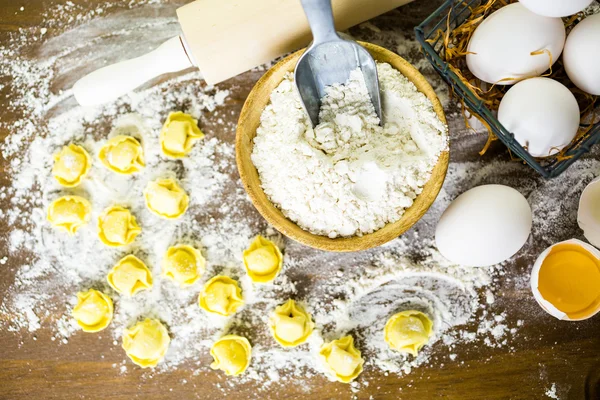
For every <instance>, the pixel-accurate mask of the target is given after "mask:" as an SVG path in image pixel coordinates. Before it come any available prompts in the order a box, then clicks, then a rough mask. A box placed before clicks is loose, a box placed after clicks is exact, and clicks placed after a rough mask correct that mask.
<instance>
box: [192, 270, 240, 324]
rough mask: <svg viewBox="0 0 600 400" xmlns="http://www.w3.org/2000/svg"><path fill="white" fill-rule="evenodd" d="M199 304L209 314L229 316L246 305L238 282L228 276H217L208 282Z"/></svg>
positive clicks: (201, 293)
mask: <svg viewBox="0 0 600 400" xmlns="http://www.w3.org/2000/svg"><path fill="white" fill-rule="evenodd" d="M198 302H199V304H200V307H201V308H203V309H205V310H206V311H208V312H211V313H215V314H219V315H223V316H228V315H232V314H233V313H235V312H236V311H237V309H238V308H239V307H241V306H242V305H243V304H244V299H243V298H242V289H240V287H239V285H238V283H237V282H236V281H234V280H233V279H231V278H230V277H228V276H224V275H217V276H215V277H214V278H212V279H211V280H209V281H208V282H206V284H205V285H204V288H203V289H202V292H200V296H199V299H198Z"/></svg>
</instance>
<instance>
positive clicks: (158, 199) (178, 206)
mask: <svg viewBox="0 0 600 400" xmlns="http://www.w3.org/2000/svg"><path fill="white" fill-rule="evenodd" d="M144 197H145V198H146V206H147V207H148V209H149V210H150V211H152V212H153V213H154V214H156V215H158V216H159V217H163V218H167V219H174V218H179V217H180V216H182V215H183V213H184V212H185V210H187V207H188V203H189V197H188V195H187V194H186V193H185V191H184V190H183V189H182V188H181V186H179V185H178V184H177V182H175V180H173V179H158V180H156V181H154V182H150V183H148V186H146V190H144Z"/></svg>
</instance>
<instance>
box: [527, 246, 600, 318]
mask: <svg viewBox="0 0 600 400" xmlns="http://www.w3.org/2000/svg"><path fill="white" fill-rule="evenodd" d="M562 245H575V246H579V247H581V248H582V249H583V250H585V251H587V252H588V253H589V254H591V255H592V256H593V257H595V258H596V259H598V260H600V251H598V249H596V248H595V247H593V246H590V245H589V244H587V243H585V242H582V241H581V240H577V239H569V240H565V241H563V242H560V243H556V244H554V245H552V246H550V247H548V248H547V249H546V250H544V251H543V252H542V254H540V255H539V257H538V258H537V260H536V262H535V264H534V265H533V269H532V270H531V291H532V293H533V297H534V298H535V300H536V301H537V302H538V304H539V305H540V306H541V307H542V308H543V309H544V311H546V312H547V313H548V314H550V315H552V316H553V317H555V318H557V319H560V320H564V321H581V320H585V319H588V318H590V317H592V316H594V315H595V314H597V313H598V312H599V311H600V303H599V304H598V305H597V306H596V307H595V310H594V309H592V310H591V311H589V312H587V313H586V315H584V316H578V317H573V318H572V317H569V315H567V313H566V312H563V311H561V310H559V309H558V308H557V307H555V306H554V304H552V303H551V302H549V301H548V300H546V299H545V298H544V297H543V296H542V293H541V292H540V269H541V267H542V264H543V263H544V261H545V260H546V258H547V257H548V255H549V254H550V252H551V251H552V249H554V248H555V247H556V246H562ZM561 266H564V264H562V265H561ZM569 266H570V265H569ZM573 277H577V275H576V272H574V274H573ZM563 282H564V286H565V288H567V289H569V288H570V289H571V290H575V291H576V289H577V288H576V287H575V288H574V287H573V282H572V281H569V280H568V279H567V280H563ZM553 283H554V285H553V287H552V289H554V290H557V291H558V292H559V293H560V292H561V291H564V289H565V288H560V287H558V286H559V285H556V282H553ZM567 300H568V299H567ZM579 314H581V313H579Z"/></svg>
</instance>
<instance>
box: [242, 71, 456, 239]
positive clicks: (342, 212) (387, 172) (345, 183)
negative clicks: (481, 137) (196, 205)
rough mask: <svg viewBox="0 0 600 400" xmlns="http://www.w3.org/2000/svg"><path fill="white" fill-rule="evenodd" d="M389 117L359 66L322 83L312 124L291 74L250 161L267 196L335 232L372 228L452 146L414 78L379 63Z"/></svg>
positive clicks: (300, 220) (409, 200) (295, 216)
mask: <svg viewBox="0 0 600 400" xmlns="http://www.w3.org/2000/svg"><path fill="white" fill-rule="evenodd" d="M377 71H378V74H379V83H380V87H381V100H382V108H383V120H384V124H383V127H381V126H379V118H378V117H377V114H376V113H375V109H374V107H373V104H372V103H371V100H370V98H369V94H368V91H367V87H366V85H365V81H364V77H363V75H362V72H361V71H360V70H359V69H357V70H355V71H353V72H352V73H351V74H350V78H349V79H348V81H347V82H345V83H344V84H340V85H333V86H330V87H328V88H327V89H326V95H325V97H323V99H322V105H321V110H320V114H319V122H320V123H319V125H318V126H316V127H315V128H314V129H313V128H312V127H311V124H310V120H309V117H308V115H307V114H306V112H305V111H304V109H303V108H302V104H301V101H300V97H299V95H298V93H297V91H296V88H295V85H294V81H293V79H294V78H293V75H292V74H291V73H290V74H287V75H286V76H285V77H284V79H283V81H282V82H281V83H280V84H279V86H277V88H276V89H275V90H274V91H273V92H272V93H271V98H270V102H269V104H268V105H267V107H266V108H265V109H264V111H263V113H262V115H261V119H260V126H259V127H258V129H257V131H256V137H255V138H254V148H253V150H252V162H253V164H254V165H255V166H256V169H257V170H258V174H259V176H260V180H261V186H262V188H263V190H264V191H265V193H266V194H267V196H268V197H269V199H270V200H271V202H273V204H274V205H275V206H276V207H278V208H279V209H281V211H282V212H283V214H284V215H285V216H286V217H287V218H289V219H290V220H292V221H294V222H295V223H297V224H298V225H299V226H300V227H301V228H303V229H305V230H307V231H309V232H311V233H313V234H317V235H324V236H329V237H330V238H336V237H340V236H342V237H348V236H361V235H364V234H368V233H372V232H374V231H376V230H378V229H380V228H382V227H383V226H385V225H386V224H387V223H390V222H395V221H397V220H399V219H400V218H401V217H402V214H403V213H404V210H405V209H407V208H408V207H410V206H411V205H412V204H413V201H414V199H415V198H416V197H417V195H419V194H420V193H421V191H422V188H423V185H425V183H426V182H427V180H428V179H429V177H430V175H431V171H432V170H433V168H434V166H435V165H436V163H437V160H438V157H439V155H440V153H441V152H442V151H444V150H445V149H446V148H447V126H446V125H445V124H444V123H443V122H442V121H441V120H440V119H439V118H438V116H437V114H436V113H435V111H434V109H433V105H432V104H431V102H430V101H429V99H427V97H426V96H425V95H423V94H422V93H420V92H419V91H418V90H417V88H416V87H415V85H414V84H413V83H412V82H410V81H409V80H408V79H407V78H406V77H405V76H403V75H402V74H401V73H400V72H399V71H397V70H395V69H393V68H392V66H390V65H389V64H386V63H378V64H377Z"/></svg>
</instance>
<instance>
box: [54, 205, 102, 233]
mask: <svg viewBox="0 0 600 400" xmlns="http://www.w3.org/2000/svg"><path fill="white" fill-rule="evenodd" d="M91 212H92V205H91V204H90V202H89V201H87V200H86V199H84V198H83V197H79V196H63V197H59V198H58V199H56V200H54V201H53V202H52V203H51V204H50V206H49V207H48V214H47V218H48V221H49V222H50V223H51V224H52V225H54V226H56V227H58V228H60V229H64V230H66V231H67V232H69V233H70V234H71V235H73V234H75V232H77V229H79V228H80V227H81V226H83V225H85V224H87V223H88V221H89V220H90V214H91Z"/></svg>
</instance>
